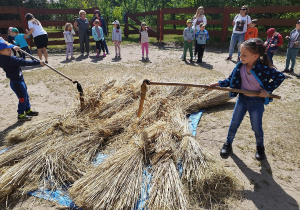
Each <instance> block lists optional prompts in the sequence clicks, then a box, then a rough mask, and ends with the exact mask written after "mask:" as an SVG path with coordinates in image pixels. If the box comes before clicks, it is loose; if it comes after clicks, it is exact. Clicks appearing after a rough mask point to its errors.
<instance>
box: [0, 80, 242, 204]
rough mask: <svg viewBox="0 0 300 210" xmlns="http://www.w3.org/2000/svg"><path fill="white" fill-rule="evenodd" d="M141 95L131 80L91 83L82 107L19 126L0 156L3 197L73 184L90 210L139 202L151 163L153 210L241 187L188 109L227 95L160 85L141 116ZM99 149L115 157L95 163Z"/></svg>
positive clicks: (204, 199) (152, 91)
mask: <svg viewBox="0 0 300 210" xmlns="http://www.w3.org/2000/svg"><path fill="white" fill-rule="evenodd" d="M139 95H140V82H136V81H134V80H132V79H126V80H120V81H116V80H113V81H109V82H108V83H106V84H103V85H101V86H91V87H89V88H88V89H86V90H85V102H86V108H85V109H84V110H83V111H82V112H80V110H79V108H77V107H71V108H70V109H69V110H67V111H66V112H65V113H63V114H62V115H60V116H57V117H55V118H53V119H51V120H50V121H49V120H48V119H47V120H45V121H40V122H36V123H34V124H32V126H31V127H30V126H29V127H28V124H27V125H26V127H25V125H24V126H21V127H20V128H18V129H15V130H14V131H12V132H11V133H10V134H9V135H8V136H7V138H6V141H7V142H8V143H7V144H12V143H18V145H16V146H15V147H14V148H13V149H11V150H10V151H8V152H5V153H3V154H1V155H0V171H1V173H0V193H1V196H3V197H5V196H7V195H10V194H12V193H13V192H17V191H20V192H21V193H25V192H26V191H28V190H33V189H37V187H39V186H41V185H42V186H43V187H44V188H48V189H49V188H50V189H56V188H59V187H60V186H64V185H69V184H70V183H73V184H72V185H71V186H72V187H71V188H70V189H69V192H70V195H71V197H72V198H73V199H74V201H75V202H76V203H77V204H78V205H81V206H83V207H85V208H87V209H103V208H105V209H122V208H124V209H127V208H133V207H134V206H135V204H136V203H137V201H138V199H139V196H140V193H141V186H142V173H143V170H144V169H145V167H148V165H152V169H151V173H152V175H153V179H152V180H151V193H150V194H151V195H150V198H149V200H148V202H147V203H146V205H147V207H148V208H149V209H187V208H189V205H190V200H191V199H190V198H191V197H190V196H196V194H197V193H198V194H199V196H198V195H197V196H198V197H197V199H198V200H200V201H201V202H202V203H203V204H207V201H208V200H209V199H213V200H215V201H216V202H219V201H220V197H222V198H221V199H223V198H224V197H226V196H227V195H232V194H233V193H235V192H236V189H237V185H236V183H235V182H234V181H233V180H234V178H232V177H233V176H232V177H231V174H229V173H228V172H227V171H225V170H224V169H223V168H222V166H220V165H218V163H216V162H215V161H214V160H213V158H212V157H210V156H209V155H208V153H207V152H205V151H204V150H203V148H201V146H200V145H199V143H198V142H197V141H196V140H195V139H194V138H193V137H191V136H190V134H189V131H188V128H187V121H186V119H185V118H186V114H187V113H191V112H193V111H198V110H199V109H202V108H206V107H210V106H214V105H219V104H222V103H225V102H226V101H228V100H229V98H228V96H227V95H228V94H227V93H220V92H216V91H207V90H203V89H196V88H187V87H158V86H153V87H151V88H149V90H148V92H147V98H146V101H145V104H144V112H143V114H142V116H141V118H139V119H137V117H136V111H137V107H138V105H139ZM98 152H102V153H105V154H108V155H110V157H109V158H108V159H106V160H105V162H104V163H102V164H100V165H99V166H93V165H92V164H91V161H92V160H94V158H95V157H96V155H97V153H98ZM178 161H181V164H182V166H183V173H182V175H181V176H180V174H179V173H178V170H177V164H178ZM224 177H226V178H224ZM223 178H224V179H223ZM44 180H48V181H47V182H44ZM49 183H50V184H49ZM220 191H222V192H220ZM223 192H225V193H223ZM206 194H207V195H206Z"/></svg>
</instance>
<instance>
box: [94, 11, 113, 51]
mask: <svg viewBox="0 0 300 210" xmlns="http://www.w3.org/2000/svg"><path fill="white" fill-rule="evenodd" d="M95 20H99V26H100V27H101V28H102V30H103V34H104V35H103V40H102V43H103V46H104V48H105V50H106V54H109V52H108V48H107V44H106V41H105V36H107V30H106V25H105V20H104V18H103V16H102V15H101V13H100V11H99V10H95V11H94V17H93V19H92V28H93V27H94V26H95V24H94V22H95Z"/></svg>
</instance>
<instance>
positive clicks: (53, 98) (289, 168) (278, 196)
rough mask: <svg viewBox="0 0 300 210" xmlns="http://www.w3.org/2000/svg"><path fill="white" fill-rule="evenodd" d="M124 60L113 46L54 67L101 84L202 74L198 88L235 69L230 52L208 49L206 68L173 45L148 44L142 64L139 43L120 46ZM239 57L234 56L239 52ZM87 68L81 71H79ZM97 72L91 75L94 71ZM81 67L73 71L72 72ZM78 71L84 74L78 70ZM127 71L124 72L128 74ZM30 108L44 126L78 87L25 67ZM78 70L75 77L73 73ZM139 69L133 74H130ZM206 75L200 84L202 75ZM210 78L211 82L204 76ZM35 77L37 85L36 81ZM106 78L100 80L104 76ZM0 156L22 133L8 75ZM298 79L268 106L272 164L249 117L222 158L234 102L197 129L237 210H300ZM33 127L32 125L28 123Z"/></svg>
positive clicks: (33, 201)
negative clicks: (259, 154)
mask: <svg viewBox="0 0 300 210" xmlns="http://www.w3.org/2000/svg"><path fill="white" fill-rule="evenodd" d="M121 47H122V48H121V53H122V59H120V60H114V59H113V58H114V48H113V47H111V46H110V47H109V50H110V54H109V55H107V57H106V58H102V57H100V58H96V56H95V53H92V54H91V56H90V57H79V53H78V52H77V53H75V57H76V59H75V60H73V61H65V55H64V54H57V53H50V54H49V65H51V66H53V67H55V68H57V69H58V70H62V71H63V73H65V74H66V75H68V76H70V77H71V78H73V79H74V80H78V81H80V82H81V84H82V85H83V88H84V87H85V86H87V85H91V84H96V83H97V78H100V77H103V76H104V77H107V75H110V76H109V77H111V78H116V79H118V78H121V77H124V76H127V77H131V76H132V77H135V78H137V79H141V83H142V80H143V79H146V78H150V79H152V80H156V81H178V82H184V78H188V77H189V71H193V72H194V71H197V73H198V75H199V76H198V77H197V78H189V80H191V79H192V80H194V81H195V83H204V84H207V83H209V82H216V81H218V80H220V79H224V78H225V77H227V76H228V75H229V74H230V72H231V71H232V69H233V68H234V66H235V62H232V61H225V58H226V57H227V56H228V49H227V48H226V49H225V48H221V47H217V46H211V47H210V46H208V47H207V49H206V52H205V53H204V58H203V61H204V63H202V64H197V63H191V64H190V63H189V62H187V63H184V62H183V61H181V59H180V56H181V54H182V48H181V47H176V46H173V45H164V46H151V47H150V49H149V50H150V54H149V57H150V62H142V61H141V52H140V51H141V50H140V47H139V46H138V45H126V46H121ZM234 56H237V54H236V53H235V54H234ZM274 64H275V65H276V67H277V68H278V69H279V70H283V69H284V66H285V56H284V54H278V55H275V56H274ZM81 67H82V68H81ZM92 68H93V70H92ZM74 69H76V71H75V70H74ZM78 69H80V71H79V70H78ZM124 69H126V70H124ZM23 70H27V71H24V77H25V81H26V83H27V86H28V92H29V95H30V97H31V104H32V107H33V108H34V109H36V110H38V111H39V112H40V115H39V116H38V117H35V118H34V119H33V120H41V119H44V118H48V117H51V116H53V115H57V114H60V113H61V112H62V111H63V110H65V109H67V108H68V107H69V106H71V105H72V103H73V102H74V96H76V94H77V90H76V87H75V86H74V85H72V84H71V82H69V81H67V80H65V79H64V78H62V77H61V76H59V75H58V74H56V73H55V72H53V71H51V70H49V69H48V68H47V67H43V68H40V67H25V68H23ZM73 70H74V71H73ZM133 70H134V71H133ZM295 71H296V73H300V59H299V58H298V59H297V63H296V68H295ZM202 74H203V75H206V77H205V79H203V80H202V79H201V75H202ZM207 75H209V76H207ZM32 78H34V79H32ZM102 79H103V78H102ZM0 90H1V95H0V150H1V149H3V148H5V146H4V145H5V142H4V136H5V134H6V133H7V132H9V131H10V130H12V129H14V128H16V127H18V126H20V125H21V123H18V122H17V119H16V116H17V112H16V110H17V103H18V101H17V98H16V96H15V94H14V93H13V91H12V90H11V89H10V87H9V80H8V79H6V77H5V73H4V71H2V70H1V71H0ZM299 91H300V80H299V79H298V78H297V77H295V76H292V75H287V79H286V80H285V81H284V83H283V84H282V85H281V86H280V87H279V88H278V90H276V91H275V92H274V94H277V95H280V96H282V99H280V100H278V99H275V100H274V102H272V103H271V104H270V105H268V106H266V107H265V113H264V119H263V127H264V132H265V145H266V154H267V160H265V161H263V162H261V163H260V162H258V161H256V160H255V158H254V154H255V150H256V149H255V137H254V135H253V131H252V130H251V125H250V122H249V121H250V120H249V115H246V116H245V119H244V121H243V123H242V124H241V127H240V129H239V131H238V133H237V135H236V138H235V141H234V144H233V150H234V154H233V155H232V156H231V157H229V158H228V159H226V160H222V159H221V158H220V157H219V150H220V147H221V146H222V144H223V142H224V141H225V139H226V135H227V131H228V126H229V123H230V119H231V115H232V111H233V108H234V103H235V101H236V99H232V100H231V101H230V102H229V103H228V104H226V105H225V106H222V107H212V108H210V109H207V110H205V113H204V115H203V117H202V119H201V121H200V123H199V125H198V129H197V135H196V138H197V140H198V141H200V142H201V145H203V147H204V148H205V149H206V150H208V151H210V152H211V153H213V154H215V156H216V158H217V159H220V161H222V162H224V164H225V166H226V167H227V168H228V169H229V170H230V171H232V172H233V173H234V174H235V175H236V177H237V178H238V179H239V180H240V182H241V183H242V185H243V191H242V193H243V199H242V200H239V201H234V203H233V204H232V206H234V209H289V210H290V209H295V210H296V209H299V205H300V179H299V174H300V162H299V161H300V160H299V157H300V156H299V154H298V151H299V149H300V143H299V141H298V140H299V136H300V135H299V134H300V131H299V125H300V96H299ZM26 123H28V124H30V122H26ZM5 206H8V207H9V209H16V210H17V209H18V210H21V209H22V210H23V209H34V210H39V209H40V210H53V209H61V208H63V207H62V206H59V205H56V204H55V203H51V202H48V201H44V200H42V199H39V198H34V197H30V196H29V197H28V198H27V199H25V200H24V201H17V202H13V199H12V198H9V199H8V202H7V203H2V204H0V209H5V208H6V207H5Z"/></svg>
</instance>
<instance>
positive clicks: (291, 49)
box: [283, 20, 300, 77]
mask: <svg viewBox="0 0 300 210" xmlns="http://www.w3.org/2000/svg"><path fill="white" fill-rule="evenodd" d="M285 38H286V39H287V40H288V41H289V42H288V46H287V51H286V60H285V69H284V71H283V72H289V73H292V74H293V73H294V67H295V64H296V57H297V54H298V52H299V49H300V20H298V22H297V23H296V28H295V29H293V30H292V31H291V33H290V35H289V36H286V37H285ZM290 61H292V64H291V68H290V69H289V66H290ZM298 77H299V75H298Z"/></svg>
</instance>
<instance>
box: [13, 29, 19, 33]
mask: <svg viewBox="0 0 300 210" xmlns="http://www.w3.org/2000/svg"><path fill="white" fill-rule="evenodd" d="M11 32H14V33H19V30H18V29H17V28H12V29H11Z"/></svg>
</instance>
